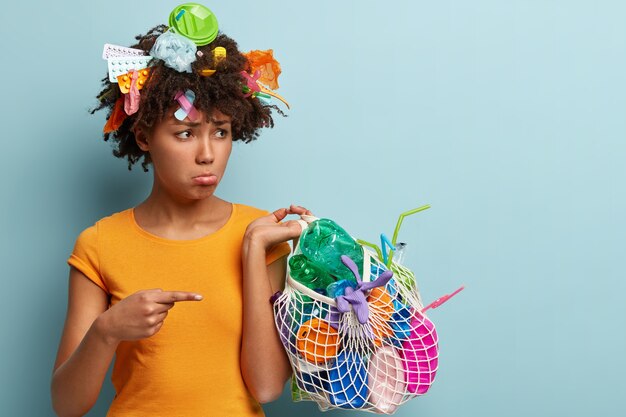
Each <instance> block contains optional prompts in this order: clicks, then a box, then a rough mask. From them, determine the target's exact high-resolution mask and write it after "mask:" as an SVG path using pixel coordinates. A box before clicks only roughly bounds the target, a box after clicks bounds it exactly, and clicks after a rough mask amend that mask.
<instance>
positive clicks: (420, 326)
mask: <svg viewBox="0 0 626 417" xmlns="http://www.w3.org/2000/svg"><path fill="white" fill-rule="evenodd" d="M411 329H412V331H411V334H410V336H409V338H408V339H407V340H405V341H404V342H402V349H401V351H400V354H401V356H402V364H403V365H404V370H405V376H406V387H407V391H408V392H410V393H412V394H418V395H422V394H426V392H427V391H428V389H429V388H430V386H431V385H432V383H433V381H434V380H435V374H436V373H437V365H438V362H439V346H438V345H437V341H438V338H437V331H436V330H435V325H434V324H433V322H432V321H430V320H429V319H428V318H427V317H426V316H424V315H423V314H421V313H419V312H417V311H416V312H415V315H414V316H413V318H412V320H411Z"/></svg>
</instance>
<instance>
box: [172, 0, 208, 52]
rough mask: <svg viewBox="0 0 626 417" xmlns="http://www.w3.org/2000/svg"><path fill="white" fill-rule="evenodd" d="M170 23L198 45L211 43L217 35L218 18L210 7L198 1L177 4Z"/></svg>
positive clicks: (178, 31) (176, 30)
mask: <svg viewBox="0 0 626 417" xmlns="http://www.w3.org/2000/svg"><path fill="white" fill-rule="evenodd" d="M169 25H170V28H172V29H174V31H175V32H176V33H178V34H181V35H183V36H185V37H187V38H189V39H191V40H192V41H193V42H194V43H195V44H196V45H198V46H202V45H206V44H209V43H211V42H212V41H213V40H214V39H215V38H216V37H217V31H218V26H217V18H216V17H215V15H214V14H213V12H212V11H211V10H209V8H208V7H206V6H203V5H201V4H198V3H185V4H181V5H179V6H176V8H175V9H174V10H172V13H170V18H169Z"/></svg>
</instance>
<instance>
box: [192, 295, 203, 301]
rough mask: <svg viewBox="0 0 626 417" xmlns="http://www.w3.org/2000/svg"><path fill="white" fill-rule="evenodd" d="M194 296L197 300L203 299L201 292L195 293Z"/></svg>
mask: <svg viewBox="0 0 626 417" xmlns="http://www.w3.org/2000/svg"><path fill="white" fill-rule="evenodd" d="M193 298H194V299H196V300H202V296H201V295H200V294H196V295H194V297H193Z"/></svg>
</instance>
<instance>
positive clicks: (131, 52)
mask: <svg viewBox="0 0 626 417" xmlns="http://www.w3.org/2000/svg"><path fill="white" fill-rule="evenodd" d="M144 55H145V52H144V51H143V50H141V49H135V48H127V47H125V46H119V45H113V44H110V43H105V44H104V49H103V50H102V59H109V58H120V57H130V56H144Z"/></svg>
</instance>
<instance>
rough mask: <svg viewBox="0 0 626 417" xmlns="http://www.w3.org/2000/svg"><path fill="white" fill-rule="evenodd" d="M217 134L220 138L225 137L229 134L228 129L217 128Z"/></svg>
mask: <svg viewBox="0 0 626 417" xmlns="http://www.w3.org/2000/svg"><path fill="white" fill-rule="evenodd" d="M215 136H217V137H218V138H225V137H226V136H228V131H227V130H224V129H219V130H217V132H215Z"/></svg>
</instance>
